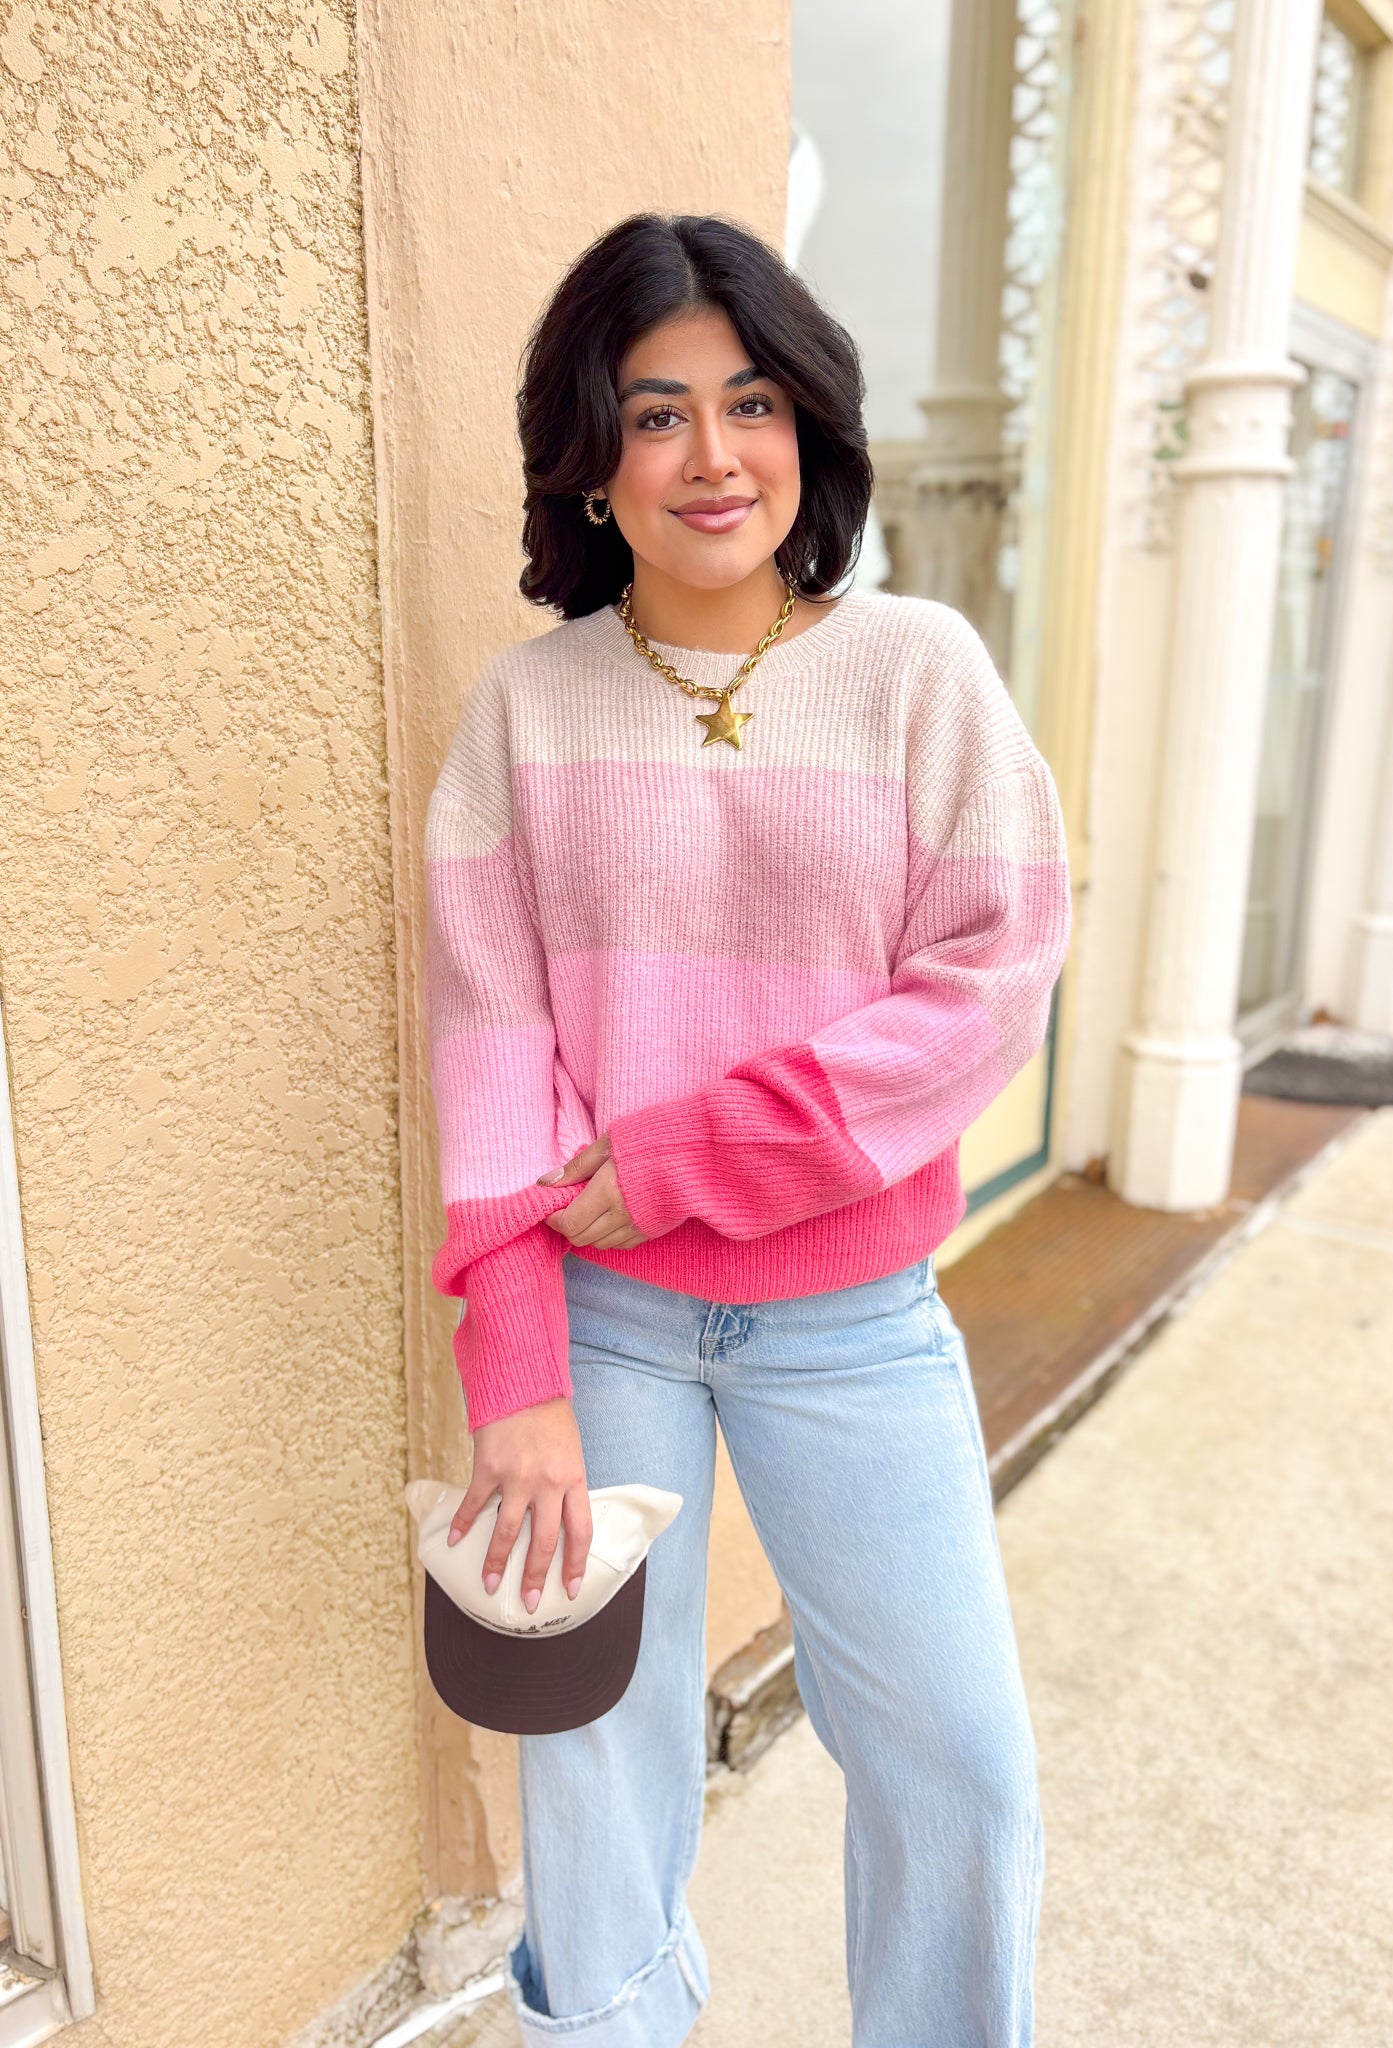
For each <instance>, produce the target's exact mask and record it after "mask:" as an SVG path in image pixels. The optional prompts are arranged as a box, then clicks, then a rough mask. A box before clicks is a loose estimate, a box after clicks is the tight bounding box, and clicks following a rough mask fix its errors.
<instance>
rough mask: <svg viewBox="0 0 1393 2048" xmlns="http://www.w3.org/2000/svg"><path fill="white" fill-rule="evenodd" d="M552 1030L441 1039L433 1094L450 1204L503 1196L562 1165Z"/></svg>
mask: <svg viewBox="0 0 1393 2048" xmlns="http://www.w3.org/2000/svg"><path fill="white" fill-rule="evenodd" d="M552 1058H553V1038H552V1032H551V1027H550V1025H540V1024H534V1025H516V1026H513V1027H511V1028H495V1029H491V1030H488V1031H459V1032H453V1033H451V1035H450V1036H449V1037H446V1038H440V1039H437V1040H436V1042H435V1045H434V1047H433V1049H432V1052H431V1089H432V1091H433V1093H434V1095H435V1100H436V1104H437V1106H438V1108H439V1111H440V1184H441V1194H442V1196H443V1198H444V1200H445V1201H446V1202H447V1203H450V1202H464V1201H470V1200H477V1199H478V1198H480V1197H483V1196H492V1195H504V1194H508V1193H510V1192H511V1191H512V1190H513V1189H514V1188H518V1187H523V1186H526V1185H527V1184H528V1183H529V1182H531V1181H534V1180H535V1179H536V1178H537V1175H538V1174H539V1173H545V1172H546V1171H547V1169H548V1167H550V1166H552V1165H553V1164H555V1161H554V1159H553V1153H554V1150H555V1145H556V1131H555V1123H556V1119H555V1112H554V1109H553V1093H554V1091H553V1087H552Z"/></svg>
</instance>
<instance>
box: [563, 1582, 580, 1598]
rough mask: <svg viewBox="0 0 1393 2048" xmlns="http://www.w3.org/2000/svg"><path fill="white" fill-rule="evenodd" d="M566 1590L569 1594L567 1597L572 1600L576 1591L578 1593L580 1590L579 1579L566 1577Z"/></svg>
mask: <svg viewBox="0 0 1393 2048" xmlns="http://www.w3.org/2000/svg"><path fill="white" fill-rule="evenodd" d="M566 1591H567V1594H568V1595H569V1597H570V1598H571V1599H572V1600H574V1599H575V1597H576V1594H577V1593H578V1592H579V1591H580V1580H579V1579H567V1581H566Z"/></svg>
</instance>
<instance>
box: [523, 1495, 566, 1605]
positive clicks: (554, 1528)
mask: <svg viewBox="0 0 1393 2048" xmlns="http://www.w3.org/2000/svg"><path fill="white" fill-rule="evenodd" d="M560 1527H561V1496H560V1494H559V1493H556V1494H553V1493H548V1494H546V1495H544V1496H543V1498H542V1499H541V1500H534V1501H533V1503H532V1541H531V1542H530V1543H529V1544H528V1546H527V1558H526V1561H525V1563H524V1564H523V1567H522V1604H523V1606H524V1607H525V1608H526V1609H527V1611H528V1613H529V1614H532V1613H535V1611H536V1607H537V1602H538V1601H539V1600H540V1599H541V1597H542V1581H543V1580H544V1579H545V1577H546V1575H547V1571H548V1569H549V1568H550V1565H551V1560H552V1557H553V1556H554V1555H555V1551H556V1538H557V1533H558V1531H559V1530H560Z"/></svg>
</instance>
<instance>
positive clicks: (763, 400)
mask: <svg viewBox="0 0 1393 2048" xmlns="http://www.w3.org/2000/svg"><path fill="white" fill-rule="evenodd" d="M747 405H758V406H760V407H762V408H763V410H764V411H765V412H772V411H773V410H774V401H773V399H772V398H769V397H767V396H766V395H765V393H764V392H763V391H752V392H751V393H750V394H749V396H748V397H747V398H742V399H741V401H740V403H739V405H737V406H736V408H735V410H736V411H737V412H745V407H746V406H747ZM745 417H746V419H758V418H759V417H760V415H759V414H758V413H745Z"/></svg>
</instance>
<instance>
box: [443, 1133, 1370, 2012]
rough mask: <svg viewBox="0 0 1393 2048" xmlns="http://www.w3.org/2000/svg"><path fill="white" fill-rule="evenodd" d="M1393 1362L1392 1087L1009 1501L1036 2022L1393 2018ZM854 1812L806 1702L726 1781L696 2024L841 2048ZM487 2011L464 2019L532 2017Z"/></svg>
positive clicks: (719, 1802)
mask: <svg viewBox="0 0 1393 2048" xmlns="http://www.w3.org/2000/svg"><path fill="white" fill-rule="evenodd" d="M1391 1379H1393V1110H1382V1111H1378V1112H1376V1113H1374V1114H1371V1115H1370V1116H1369V1117H1368V1118H1366V1119H1365V1120H1363V1121H1362V1122H1361V1123H1360V1124H1358V1125H1356V1126H1355V1127H1354V1128H1353V1130H1352V1132H1351V1134H1350V1136H1349V1137H1348V1138H1347V1139H1346V1140H1344V1141H1342V1142H1341V1143H1340V1144H1339V1145H1338V1146H1337V1147H1336V1148H1335V1149H1334V1151H1333V1152H1332V1153H1331V1154H1328V1155H1326V1157H1325V1158H1324V1159H1323V1160H1322V1161H1321V1162H1320V1163H1319V1164H1318V1165H1317V1167H1316V1168H1315V1170H1314V1171H1313V1173H1312V1174H1311V1175H1310V1176H1309V1177H1308V1178H1307V1179H1306V1180H1305V1181H1304V1182H1303V1184H1302V1185H1301V1186H1300V1188H1299V1189H1298V1190H1297V1192H1296V1193H1295V1194H1293V1195H1292V1196H1291V1197H1289V1198H1288V1199H1287V1200H1286V1201H1285V1202H1284V1203H1282V1204H1281V1205H1280V1207H1278V1209H1277V1210H1276V1213H1275V1215H1274V1216H1273V1217H1272V1219H1271V1220H1270V1221H1269V1222H1268V1223H1267V1224H1266V1227H1265V1228H1262V1229H1261V1230H1260V1231H1259V1232H1258V1233H1257V1234H1256V1235H1254V1236H1253V1237H1252V1238H1251V1239H1249V1240H1248V1241H1247V1242H1246V1243H1244V1244H1243V1245H1242V1246H1241V1247H1240V1248H1239V1249H1238V1251H1237V1252H1236V1253H1235V1254H1234V1255H1233V1257H1232V1258H1231V1259H1230V1260H1229V1262H1228V1263H1227V1265H1225V1266H1224V1267H1223V1268H1222V1269H1221V1270H1220V1271H1219V1272H1218V1273H1217V1274H1215V1275H1213V1276H1212V1277H1211V1278H1210V1279H1209V1281H1208V1283H1207V1284H1206V1285H1205V1286H1204V1288H1203V1291H1202V1292H1199V1293H1198V1294H1197V1295H1196V1296H1195V1297H1194V1298H1193V1299H1191V1301H1190V1302H1189V1303H1188V1305H1184V1306H1182V1307H1181V1309H1180V1310H1179V1312H1178V1313H1176V1314H1175V1315H1173V1316H1172V1318H1171V1319H1170V1320H1168V1321H1167V1322H1166V1323H1164V1324H1163V1325H1162V1326H1161V1327H1160V1329H1159V1331H1158V1332H1157V1334H1156V1335H1155V1336H1154V1337H1153V1339H1152V1340H1151V1341H1150V1342H1149V1343H1148V1344H1147V1346H1146V1348H1145V1349H1144V1351H1142V1352H1141V1353H1140V1354H1139V1355H1138V1356H1137V1357H1136V1359H1135V1360H1134V1361H1133V1363H1132V1364H1131V1366H1130V1367H1129V1368H1128V1370H1127V1371H1126V1373H1125V1374H1124V1376H1123V1377H1122V1378H1121V1379H1120V1381H1119V1382H1118V1383H1117V1385H1116V1386H1114V1387H1113V1388H1112V1390H1111V1391H1110V1392H1109V1393H1108V1394H1107V1395H1106V1396H1105V1397H1104V1399H1103V1400H1102V1401H1101V1402H1100V1403H1099V1405H1098V1406H1097V1407H1095V1408H1094V1409H1092V1410H1091V1411H1090V1412H1089V1413H1088V1414H1087V1415H1086V1416H1085V1417H1084V1418H1083V1420H1082V1421H1081V1422H1080V1423H1079V1424H1078V1425H1077V1427H1076V1428H1075V1429H1074V1430H1072V1431H1071V1432H1070V1434H1069V1435H1068V1436H1067V1437H1065V1438H1064V1439H1063V1441H1062V1442H1061V1443H1060V1444H1059V1445H1058V1446H1057V1447H1056V1448H1055V1449H1054V1450H1053V1451H1051V1453H1050V1454H1049V1456H1048V1457H1047V1458H1046V1459H1045V1460H1044V1462H1043V1463H1042V1464H1041V1465H1039V1466H1038V1467H1037V1468H1036V1469H1035V1470H1034V1471H1033V1472H1032V1473H1030V1474H1029V1475H1028V1476H1027V1477H1026V1479H1025V1480H1024V1481H1023V1482H1022V1483H1021V1484H1020V1485H1019V1486H1018V1487H1017V1488H1016V1490H1015V1491H1014V1492H1013V1493H1012V1494H1011V1495H1010V1496H1009V1497H1008V1498H1007V1500H1006V1501H1005V1503H1004V1504H1003V1506H1002V1508H1001V1511H1000V1520H999V1526H1000V1533H1001V1544H1002V1551H1003V1555H1004V1557H1005V1561H1006V1571H1007V1577H1008V1580H1009V1583H1010V1588H1011V1597H1012V1603H1013V1607H1014V1611H1015V1615H1016V1625H1017V1631H1018V1634H1019V1638H1020V1645H1021V1656H1022V1660H1023V1663H1024V1666H1025V1674H1026V1684H1027V1688H1028V1692H1029V1696H1030V1700H1031V1706H1032V1712H1033V1715H1034V1719H1035V1726H1036V1731H1037V1735H1038V1738H1039V1745H1040V1760H1041V1780H1042V1787H1043V1796H1044V1803H1045V1821H1046V1830H1047V1866H1048V1867H1047V1878H1046V1893H1045V1907H1044V1914H1043V1920H1042V1926H1041V1944H1040V1960H1039V1973H1038V2025H1037V2034H1036V2039H1037V2048H1075V2044H1077V2048H1084V2044H1087V2048H1172V2044H1175V2048H1221V2044H1222V2048H1239V2044H1241V2048H1386V2044H1387V2043H1388V2042H1389V2041H1393V1938H1390V1919H1391V1918H1393V1743H1390V1740H1389V1729H1390V1727H1393V1597H1390V1580H1391V1578H1393V1574H1390V1558H1393V1403H1391V1402H1390V1398H1389V1396H1390V1380H1391ZM842 1817H843V1799H842V1784H841V1776H840V1773H839V1772H838V1771H837V1769H836V1768H835V1766H834V1765H833V1764H832V1762H831V1760H830V1758H829V1757H828V1756H827V1755H826V1754H825V1752H824V1751H823V1750H822V1749H821V1747H820V1746H819V1744H818V1742H817V1740H816V1738H815V1736H814V1735H813V1733H812V1730H811V1728H810V1726H809V1724H808V1723H807V1721H806V1720H801V1721H800V1722H798V1723H797V1724H796V1725H795V1727H794V1728H793V1729H791V1730H790V1731H789V1732H788V1733H787V1734H786V1735H784V1736H782V1737H781V1738H780V1739H779V1740H778V1741H777V1742H776V1743H775V1744H774V1746H773V1748H772V1749H771V1750H770V1751H769V1753H768V1754H767V1755H766V1756H765V1757H763V1758H762V1759H761V1760H760V1761H759V1762H758V1763H757V1764H756V1765H755V1766H754V1768H753V1769H752V1770H751V1771H750V1772H749V1773H748V1774H745V1775H740V1776H732V1777H729V1778H726V1779H724V1780H717V1781H716V1782H715V1783H714V1784H713V1788H712V1791H711V1793H710V1796H709V1799H708V1808H707V1820H706V1827H705V1831H704V1836H703V1843H702V1851H701V1858H700V1862H699V1864H698V1868H697V1872H696V1876H695V1879H694V1881H693V1885H692V1888H691V1904H692V1909H693V1912H694V1914H695V1916H696V1919H697V1922H698V1924H699V1926H700V1927H701V1930H702V1934H703V1938H704V1939H705V1942H706V1945H707V1949H708V1951H709V1954H710V1957H711V1965H712V1974H713V1982H714V1991H713V1996H712V2000H711V2004H710V2006H709V2007H708V2009H707V2011H706V2012H705V2013H704V2014H703V2015H702V2018H701V2020H700V2022H699V2023H698V2025H697V2027H696V2029H695V2030H694V2032H693V2034H692V2035H691V2037H690V2038H691V2041H692V2043H693V2048H737V2044H738V2048H846V2044H847V2043H848V2042H849V2040H850V2037H851V2026H850V2012H849V2008H848V2003H847V1997H846V1988H845V1977H844V1961H843V1934H842ZM481 2019H482V2015H481V2016H479V2018H477V2019H476V2021H475V2023H474V2027H473V2029H471V2030H470V2031H469V2032H468V2033H467V2034H464V2033H461V2034H460V2035H457V2036H455V2037H454V2038H455V2039H456V2040H457V2041H460V2042H463V2041H464V2040H466V2039H467V2040H469V2041H472V2042H476V2043H479V2044H483V2043H484V2042H488V2043H490V2044H493V2043H498V2044H500V2048H502V2044H505V2043H509V2042H511V2041H514V2040H516V2035H515V2033H514V2032H513V2030H512V2028H511V2025H510V2024H508V2023H507V2022H506V2021H505V2020H504V2019H503V2018H502V2016H501V2015H491V2016H490V2018H489V2019H488V2020H486V2021H483V2024H482V2026H481V2025H480V2020H481ZM905 2048H909V2044H905ZM923 2048H950V2044H946V2043H944V2044H938V2043H934V2044H929V2043H927V2042H926V2043H924V2044H923Z"/></svg>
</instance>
